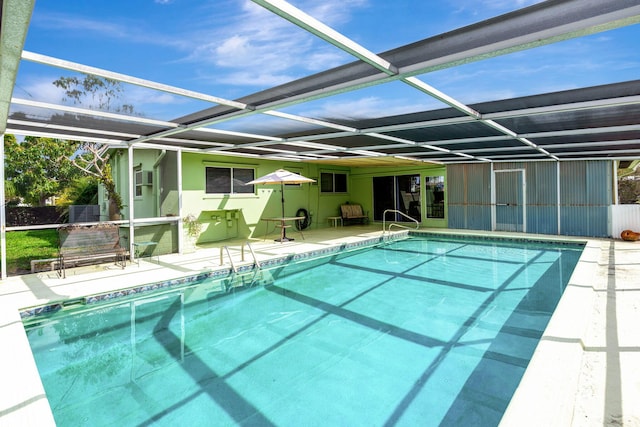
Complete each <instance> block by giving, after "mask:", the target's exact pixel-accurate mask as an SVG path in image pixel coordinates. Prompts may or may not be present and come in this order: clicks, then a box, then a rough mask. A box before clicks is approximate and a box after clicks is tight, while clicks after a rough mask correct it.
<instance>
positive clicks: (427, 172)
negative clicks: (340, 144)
mask: <svg viewBox="0 0 640 427" xmlns="http://www.w3.org/2000/svg"><path fill="white" fill-rule="evenodd" d="M401 175H420V198H421V200H420V206H421V209H420V213H421V220H420V223H421V225H423V226H427V227H446V226H447V220H446V217H447V216H446V206H447V198H448V192H447V191H445V193H444V197H445V203H444V205H445V218H444V219H436V218H427V217H426V210H425V209H424V206H425V205H426V203H425V194H426V192H425V177H429V176H444V177H445V183H447V179H446V178H447V171H446V169H445V167H444V166H440V165H431V164H427V163H425V164H424V165H420V166H400V167H362V168H359V167H354V168H351V169H350V172H349V178H350V184H351V187H350V189H349V194H347V195H346V196H348V198H347V199H344V198H343V199H342V200H341V201H340V203H338V204H337V205H336V207H337V208H338V209H339V205H340V204H343V203H345V202H347V201H349V202H350V203H358V204H360V205H362V209H363V211H365V212H369V218H370V219H373V178H374V177H384V176H401ZM337 215H339V213H337Z"/></svg>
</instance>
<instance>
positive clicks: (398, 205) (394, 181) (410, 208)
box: [373, 174, 422, 222]
mask: <svg viewBox="0 0 640 427" xmlns="http://www.w3.org/2000/svg"><path fill="white" fill-rule="evenodd" d="M389 209H390V210H397V211H399V212H402V213H403V214H405V215H407V216H409V217H411V218H414V219H415V220H416V221H421V218H422V211H421V208H420V175H417V174H416V175H399V176H380V177H374V178H373V219H374V221H382V220H383V214H384V211H385V210H389ZM384 219H385V220H386V221H398V222H399V221H411V220H410V219H409V218H407V217H405V216H404V215H399V214H397V213H387V216H386V218H384Z"/></svg>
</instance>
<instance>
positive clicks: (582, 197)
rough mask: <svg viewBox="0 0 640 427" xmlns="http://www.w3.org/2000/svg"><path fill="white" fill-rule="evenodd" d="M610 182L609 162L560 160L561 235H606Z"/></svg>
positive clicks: (611, 183)
mask: <svg viewBox="0 0 640 427" xmlns="http://www.w3.org/2000/svg"><path fill="white" fill-rule="evenodd" d="M612 185H613V181H612V167H611V162H609V161H586V162H562V163H560V223H561V224H562V225H561V227H560V234H564V235H567V236H593V237H607V236H608V234H609V233H608V229H609V226H608V225H609V224H608V223H609V205H611V200H612V194H611V193H612Z"/></svg>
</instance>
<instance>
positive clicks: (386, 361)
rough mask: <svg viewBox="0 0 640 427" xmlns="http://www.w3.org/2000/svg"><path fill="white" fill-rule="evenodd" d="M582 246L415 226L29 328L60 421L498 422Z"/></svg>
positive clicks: (40, 320)
mask: <svg viewBox="0 0 640 427" xmlns="http://www.w3.org/2000/svg"><path fill="white" fill-rule="evenodd" d="M581 250H582V246H580V245H564V244H540V243H524V242H518V243H512V242H509V241H506V240H502V241H488V240H462V239H455V238H433V237H431V238H429V239H421V238H409V239H406V240H402V241H396V242H391V243H389V244H386V245H379V246H375V247H370V248H364V249H360V250H357V251H352V252H347V253H340V254H335V255H331V256H326V257H322V258H320V259H314V260H309V261H306V262H301V263H293V264H288V265H285V266H279V267H276V268H272V269H269V270H265V271H262V272H259V273H256V274H257V275H256V276H255V277H254V276H253V274H254V273H249V274H247V275H244V276H242V277H236V278H235V279H233V280H231V279H229V278H227V279H224V280H207V281H204V282H203V283H198V284H196V285H191V286H186V287H183V288H180V289H173V290H170V291H164V292H162V293H159V294H157V293H153V294H147V295H143V296H137V297H135V298H126V299H120V300H116V301H110V302H109V303H103V304H94V305H90V306H82V307H79V308H73V309H69V310H64V312H60V313H56V314H53V315H51V316H47V317H36V318H32V319H30V320H28V321H27V322H26V326H25V327H26V329H27V334H28V337H29V340H30V343H31V346H32V349H33V352H34V356H35V358H36V362H37V365H38V369H39V371H40V374H41V377H42V380H43V383H44V386H45V389H46V392H47V396H48V398H49V402H50V405H51V407H52V410H53V413H54V416H55V418H56V422H57V423H58V425H61V426H63V425H74V426H76V425H113V424H118V425H151V424H153V425H176V424H179V425H185V424H187V425H203V424H204V425H236V424H239V425H300V424H304V425H350V426H351V425H483V426H484V425H487V426H490V425H496V424H498V422H499V420H500V418H501V416H502V413H503V412H504V410H505V408H506V406H507V404H508V402H509V400H510V398H511V396H512V394H513V392H514V390H515V388H516V387H517V385H518V383H519V381H520V378H521V376H522V373H523V372H524V370H525V368H526V366H527V363H528V361H529V359H530V357H531V354H532V353H533V350H534V349H535V346H536V344H537V342H538V339H539V337H540V336H541V334H542V332H543V330H544V328H545V326H546V324H547V322H548V320H549V318H550V316H551V313H552V312H553V310H554V308H555V306H556V304H557V302H558V300H559V298H560V295H561V294H562V291H563V289H564V287H565V285H566V283H567V281H568V280H569V277H570V275H571V273H572V271H573V268H574V267H575V264H576V263H577V261H578V258H579V257H580V253H581Z"/></svg>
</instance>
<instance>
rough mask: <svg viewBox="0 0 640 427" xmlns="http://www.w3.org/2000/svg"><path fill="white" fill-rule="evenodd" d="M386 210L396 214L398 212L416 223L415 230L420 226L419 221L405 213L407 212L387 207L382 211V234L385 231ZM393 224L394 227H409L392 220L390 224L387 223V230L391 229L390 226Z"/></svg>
mask: <svg viewBox="0 0 640 427" xmlns="http://www.w3.org/2000/svg"><path fill="white" fill-rule="evenodd" d="M387 212H393V213H396V214H400V215H402V216H403V217H405V218H408V219H410V220H411V221H413V222H415V223H416V230H417V229H418V228H420V223H419V222H418V221H417V220H416V219H415V218H413V217H411V216H409V215H407V214H406V213H404V212H400V211H399V210H396V209H387V210H386V211H384V212H383V213H382V234H384V233H385V231H386V228H385V223H386V220H387ZM394 225H395V226H396V227H398V228H406V229H409V228H410V227H407V226H406V225H402V224H396V223H395V222H392V223H391V224H389V231H391V227H392V226H394Z"/></svg>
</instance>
